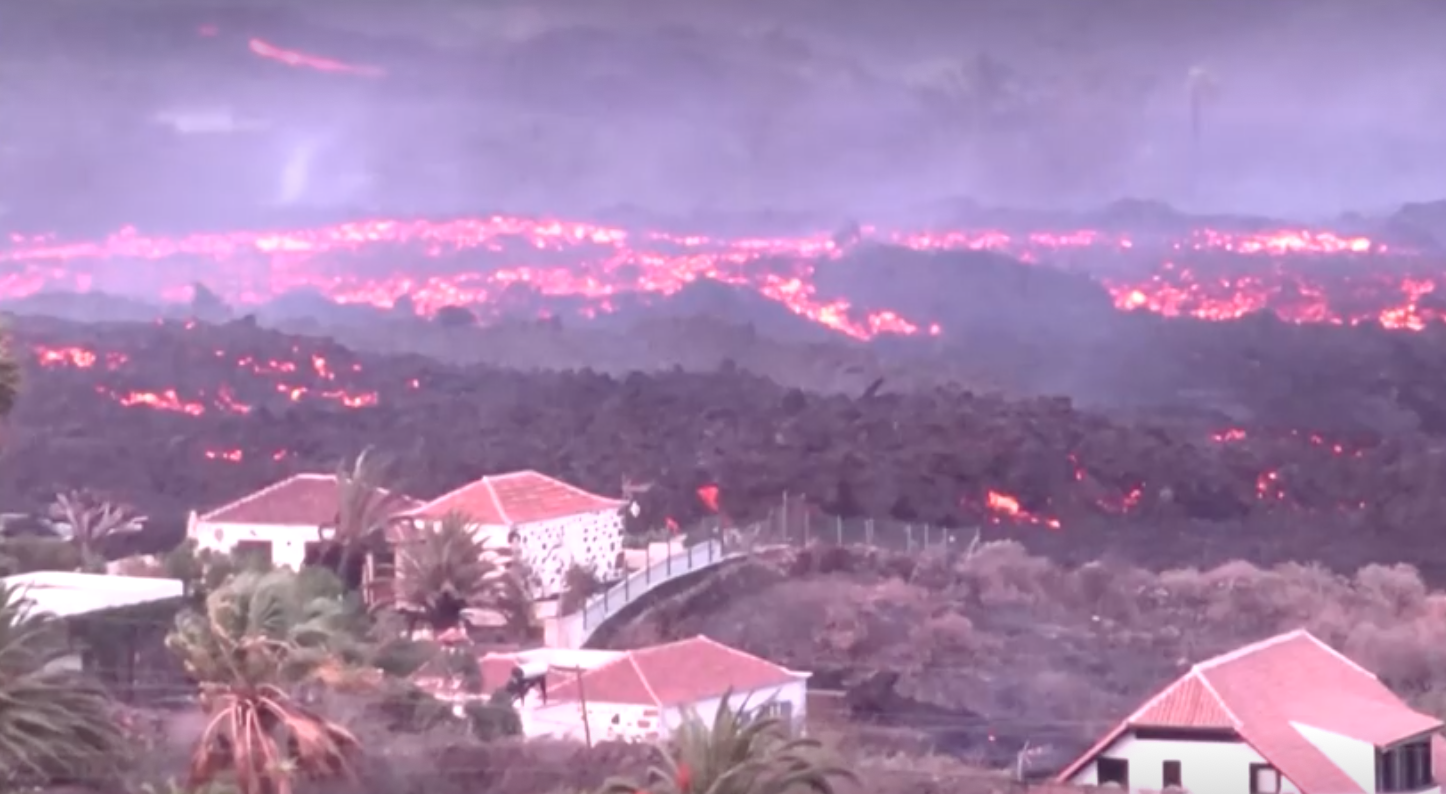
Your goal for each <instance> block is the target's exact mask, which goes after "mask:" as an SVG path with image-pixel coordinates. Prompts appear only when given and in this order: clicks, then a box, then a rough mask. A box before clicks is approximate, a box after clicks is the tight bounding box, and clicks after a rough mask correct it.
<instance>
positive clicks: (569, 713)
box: [519, 679, 808, 742]
mask: <svg viewBox="0 0 1446 794" xmlns="http://www.w3.org/2000/svg"><path fill="white" fill-rule="evenodd" d="M807 690H808V685H807V682H806V681H805V680H803V679H800V680H799V681H797V682H793V683H789V684H785V685H783V686H781V687H769V688H766V689H760V690H756V691H754V692H751V693H738V694H737V695H735V696H734V697H733V698H732V700H731V701H730V702H731V705H732V706H733V707H734V708H737V707H739V706H741V705H743V704H744V700H745V695H746V696H747V704H748V706H749V707H750V708H758V707H761V706H763V705H764V704H765V703H768V702H770V700H773V701H777V702H785V703H791V704H792V705H793V720H794V722H795V724H797V725H799V726H802V724H803V720H804V719H805V718H806V716H807V712H806V710H807V708H808V691H807ZM719 700H720V699H719V698H709V699H707V700H702V701H699V702H697V703H695V704H693V708H694V709H695V710H696V712H697V714H698V716H700V717H702V718H703V719H704V720H708V721H711V720H712V719H713V715H714V714H716V713H717V710H718V703H719ZM519 713H520V714H521V715H522V730H523V734H524V735H525V736H528V737H533V738H536V737H543V736H547V737H554V738H569V739H576V740H579V741H580V740H582V739H583V738H584V733H585V731H584V728H583V712H582V706H581V704H579V703H578V702H576V701H569V702H564V703H551V704H548V705H534V706H530V707H526V708H523V709H520V710H519ZM684 713H685V710H684V709H682V708H677V707H672V708H665V709H661V710H660V709H657V708H654V707H651V706H639V705H634V704H625V703H607V702H594V701H592V700H589V701H588V703H587V719H588V727H589V728H590V729H591V731H592V740H593V741H595V742H598V741H627V742H656V741H663V740H666V739H667V738H668V735H669V732H670V730H671V729H672V728H674V727H677V726H678V725H679V724H681V723H682V721H683V718H684Z"/></svg>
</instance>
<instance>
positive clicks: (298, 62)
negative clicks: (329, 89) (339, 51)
mask: <svg viewBox="0 0 1446 794" xmlns="http://www.w3.org/2000/svg"><path fill="white" fill-rule="evenodd" d="M202 35H205V34H204V33H202ZM213 35H214V34H213ZM246 46H247V47H249V48H250V49H251V52H253V53H255V54H256V55H258V56H260V57H262V58H267V59H269V60H273V61H276V62H278V63H283V64H286V65H287V66H293V67H298V68H303V69H315V70H316V71H318V72H332V73H334V74H354V75H358V76H361V77H381V76H383V75H385V74H386V72H385V71H383V70H382V69H380V68H378V67H375V66H359V65H357V64H351V63H343V62H342V61H334V60H332V59H330V58H322V57H320V56H317V55H308V54H307V53H304V52H300V51H297V50H286V49H282V48H280V47H277V46H276V45H274V44H269V43H267V42H265V41H262V40H261V39H251V40H250V41H248V42H247V43H246Z"/></svg>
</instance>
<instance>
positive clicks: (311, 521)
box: [197, 474, 421, 527]
mask: <svg viewBox="0 0 1446 794" xmlns="http://www.w3.org/2000/svg"><path fill="white" fill-rule="evenodd" d="M336 487H337V486H336V475H334V474H294V475H292V476H290V477H287V478H286V479H284V480H282V481H281V482H277V483H272V484H271V485H268V486H266V487H265V488H262V489H261V490H259V491H256V492H255V493H251V494H248V495H246V496H243V497H241V498H240V499H237V500H236V501H234V502H231V503H229V504H225V505H222V506H221V507H218V508H216V509H214V510H212V511H210V512H209V513H206V514H205V515H203V516H200V517H199V518H198V519H197V520H198V521H203V522H206V523H214V524H273V525H294V526H316V527H319V526H321V525H323V524H327V523H330V522H332V521H334V520H336V510H337V501H336ZM420 504H421V502H419V501H418V500H416V499H413V498H412V497H410V496H405V495H403V494H395V495H393V496H392V500H391V504H390V505H389V506H394V507H395V509H397V510H409V509H411V508H414V507H416V506H417V505H420Z"/></svg>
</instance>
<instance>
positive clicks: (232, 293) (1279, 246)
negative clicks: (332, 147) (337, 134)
mask: <svg viewBox="0 0 1446 794" xmlns="http://www.w3.org/2000/svg"><path fill="white" fill-rule="evenodd" d="M863 234H866V235H868V239H870V240H875V241H879V242H885V243H891V244H895V245H901V246H906V247H909V248H913V249H917V250H990V251H999V252H1002V253H1006V254H1009V255H1012V256H1016V257H1019V258H1020V259H1022V260H1025V261H1039V259H1040V258H1041V257H1042V256H1048V255H1050V254H1051V253H1058V252H1064V251H1068V250H1076V251H1088V250H1101V251H1111V250H1113V251H1121V252H1133V255H1135V256H1139V255H1141V252H1143V251H1144V249H1146V248H1148V249H1149V250H1151V251H1153V250H1155V249H1157V248H1158V249H1160V250H1162V251H1164V252H1173V253H1174V255H1175V257H1176V259H1178V258H1179V257H1182V256H1190V255H1192V252H1193V253H1194V254H1195V255H1200V254H1199V252H1230V253H1235V254H1243V255H1251V256H1254V257H1258V258H1260V259H1262V260H1264V264H1263V265H1262V263H1261V262H1258V261H1255V260H1252V261H1253V262H1254V264H1253V265H1252V267H1253V268H1254V270H1253V271H1252V272H1251V273H1250V274H1247V275H1241V276H1239V277H1233V278H1227V277H1219V276H1216V277H1209V278H1207V277H1205V276H1202V275H1200V274H1199V273H1198V269H1196V268H1192V267H1190V266H1186V265H1180V264H1178V263H1177V261H1176V259H1171V260H1170V261H1166V262H1164V263H1163V264H1160V265H1159V266H1158V267H1155V268H1154V270H1153V272H1150V273H1148V274H1145V275H1142V276H1139V277H1130V278H1120V277H1111V278H1107V279H1104V283H1105V285H1106V287H1107V288H1108V289H1109V290H1110V292H1111V294H1112V295H1113V299H1114V302H1115V305H1116V306H1117V307H1118V308H1120V309H1123V310H1147V311H1151V312H1156V313H1159V314H1164V315H1171V316H1191V317H1197V318H1202V319H1213V320H1221V319H1229V318H1234V317H1240V316H1242V315H1244V314H1247V313H1250V312H1253V311H1259V310H1265V309H1269V310H1271V311H1274V312H1276V313H1277V314H1278V315H1280V316H1281V317H1282V318H1283V319H1286V320H1289V321H1293V322H1326V323H1358V322H1372V321H1374V322H1380V323H1382V324H1383V325H1386V326H1388V327H1392V328H1408V329H1418V328H1421V327H1424V326H1425V325H1426V324H1427V323H1428V322H1431V321H1434V320H1436V319H1438V318H1440V317H1441V316H1442V315H1441V314H1440V313H1438V312H1437V311H1436V310H1434V309H1431V308H1429V307H1426V306H1423V305H1421V300H1422V298H1423V297H1425V296H1427V295H1429V294H1430V293H1432V292H1433V291H1434V290H1435V287H1436V281H1435V280H1434V278H1432V277H1429V276H1421V277H1415V276H1412V277H1407V278H1397V279H1390V278H1388V277H1386V276H1384V275H1380V274H1375V275H1373V274H1372V271H1370V270H1368V269H1367V268H1366V267H1365V266H1364V265H1363V266H1362V268H1361V270H1360V276H1359V278H1356V277H1354V276H1353V277H1352V278H1355V281H1351V282H1350V283H1349V284H1348V286H1350V287H1352V288H1359V289H1360V290H1364V291H1365V292H1366V293H1369V295H1368V297H1369V300H1365V301H1363V306H1362V307H1360V308H1354V309H1351V310H1350V311H1344V310H1338V309H1335V308H1333V307H1332V306H1331V304H1330V301H1329V300H1328V299H1327V295H1326V289H1325V286H1324V285H1323V283H1321V282H1319V279H1318V278H1316V277H1315V276H1313V275H1311V274H1309V273H1307V272H1305V271H1303V270H1301V269H1300V268H1299V267H1297V266H1296V265H1297V260H1299V261H1307V260H1310V259H1311V257H1318V256H1321V255H1346V256H1350V255H1357V256H1366V255H1370V256H1376V255H1381V254H1384V253H1388V250H1387V248H1386V246H1384V245H1382V244H1380V243H1377V242H1373V241H1372V240H1370V239H1367V238H1364V237H1343V236H1338V235H1335V234H1332V233H1328V232H1310V231H1305V230H1298V229H1284V230H1278V231H1271V232H1256V233H1226V232H1221V231H1215V230H1209V229H1205V230H1197V231H1196V232H1194V233H1192V234H1190V235H1188V236H1186V237H1185V238H1184V239H1179V240H1174V241H1140V240H1135V239H1131V238H1129V237H1127V236H1124V235H1119V234H1110V233H1105V232H1100V231H1092V230H1076V231H1069V232H1061V233H1046V232H1037V233H1032V234H1025V235H1010V234H1007V233H1005V232H1001V231H992V230H975V231H944V232H921V233H878V232H877V231H876V230H874V229H871V228H870V229H865V230H863ZM359 253H365V257H364V258H363V260H362V261H359V260H358V259H357V258H353V257H352V256H349V255H355V254H359ZM842 253H843V248H842V247H841V245H840V244H839V243H838V242H836V241H835V240H834V238H833V236H831V235H826V234H817V235H810V236H800V237H760V238H736V239H720V238H712V237H708V236H704V235H685V234H670V233H664V232H633V231H627V230H624V229H621V228H616V227H610V226H604V225H599V224H592V223H581V222H568V221H561V220H551V219H532V218H522V217H511V216H491V217H486V218H466V219H455V220H448V221H437V222H432V221H423V220H372V221H357V222H352V223H342V224H336V225H332V226H324V227H318V228H311V229H296V230H289V231H262V232H253V231H234V232H224V233H215V234H192V235H185V236H180V237H159V236H151V235H145V234H142V233H140V232H138V231H136V230H135V229H131V228H127V229H123V230H121V231H120V232H118V233H116V234H114V235H111V236H110V237H108V238H106V239H104V240H100V241H90V242H66V241H60V240H57V239H55V238H53V237H47V236H33V237H25V236H13V237H12V238H11V240H10V246H9V247H8V248H4V249H0V267H3V269H4V271H5V272H4V274H3V275H0V297H17V296H23V295H27V294H31V293H34V292H36V291H39V290H42V289H45V288H71V289H77V288H78V289H82V290H88V289H107V288H109V289H114V290H124V289H125V287H124V285H125V284H127V283H135V282H137V281H138V279H136V278H135V277H134V274H135V273H136V272H137V271H141V279H140V280H143V283H146V284H148V285H151V284H158V285H159V288H160V291H161V294H162V295H164V296H166V297H170V298H182V297H185V295H186V294H187V288H188V286H189V284H190V283H191V282H192V281H195V280H203V281H204V282H205V283H206V284H207V286H209V287H211V288H212V289H213V290H215V291H217V292H218V293H219V294H221V295H223V296H225V297H226V298H227V299H228V300H231V301H233V302H235V303H238V304H241V305H252V304H257V303H261V302H265V301H267V300H270V299H272V298H275V297H277V296H279V295H281V294H284V293H286V292H288V291H292V290H298V289H309V290H315V291H317V292H320V293H321V294H323V295H326V296H328V297H330V298H331V299H333V300H336V301H338V302H340V303H358V304H371V305H375V306H379V307H389V306H391V305H392V304H393V303H394V302H395V301H397V300H398V299H399V298H401V297H402V296H410V298H411V299H412V301H413V302H414V304H415V305H416V307H417V308H418V309H419V310H421V311H423V312H425V313H430V312H433V311H435V310H436V309H439V308H441V307H443V306H448V305H469V306H481V307H487V306H489V305H490V306H492V307H494V308H495V307H497V306H498V304H499V303H500V302H502V301H503V300H504V299H507V298H508V297H509V296H510V295H514V294H515V293H514V291H515V290H522V291H523V293H524V294H534V295H541V296H548V297H560V298H573V299H577V300H579V301H580V302H581V304H582V308H581V309H580V311H581V312H582V313H583V314H584V315H588V316H592V315H594V314H596V313H597V312H608V311H613V310H615V309H616V308H617V305H616V301H617V299H619V298H621V297H623V296H627V295H641V296H667V295H672V294H674V293H677V292H678V291H680V290H682V289H683V288H684V287H686V286H688V285H689V284H692V283H694V282H697V281H699V280H704V279H711V280H715V281H718V282H722V283H725V284H729V285H734V286H738V287H743V288H749V289H752V290H755V291H756V292H758V293H759V294H760V295H762V296H764V297H766V298H768V299H770V300H773V301H776V302H778V303H779V304H781V305H783V306H785V307H786V308H788V309H789V310H790V311H792V312H793V313H795V314H797V315H799V316H800V317H805V318H807V319H809V320H812V321H813V322H816V323H818V324H820V325H823V326H825V327H828V328H831V329H833V330H835V331H838V332H840V333H844V334H847V335H849V336H852V337H854V338H858V339H868V338H872V337H874V336H877V335H880V334H906V335H907V334H938V333H940V332H941V330H942V329H941V328H940V327H939V325H938V324H937V322H933V321H928V320H922V319H916V318H910V317H905V316H903V315H901V314H900V313H899V312H898V311H896V310H891V309H886V308H867V309H866V308H863V307H859V306H855V305H854V304H853V303H851V302H850V301H848V300H845V299H842V298H826V297H824V296H821V295H819V294H818V290H817V288H816V286H815V284H814V281H815V276H816V274H817V271H818V268H821V267H827V266H829V264H830V262H831V261H833V260H835V259H837V258H838V257H839V256H840V255H841V254H842ZM1389 253H1396V254H1397V255H1399V253H1398V252H1389ZM479 256H484V257H486V261H487V262H488V263H489V264H487V265H486V266H485V267H478V266H477V264H476V261H477V260H476V257H479ZM462 257H470V258H468V260H467V261H468V264H467V265H462V264H460V263H459V259H460V258H462ZM760 260H766V261H760ZM217 263H220V264H228V265H230V266H229V267H221V268H218V267H216V266H215V264H217ZM1287 265H1289V266H1288V267H1287ZM464 267H465V268H475V269H466V270H463V272H457V271H458V270H461V269H463V268H464ZM1365 304H1369V305H1365Z"/></svg>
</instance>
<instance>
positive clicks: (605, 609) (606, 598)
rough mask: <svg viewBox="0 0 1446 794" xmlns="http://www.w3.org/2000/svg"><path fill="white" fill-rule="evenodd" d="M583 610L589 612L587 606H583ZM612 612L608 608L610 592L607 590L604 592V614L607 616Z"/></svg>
mask: <svg viewBox="0 0 1446 794" xmlns="http://www.w3.org/2000/svg"><path fill="white" fill-rule="evenodd" d="M582 608H583V610H584V611H586V610H587V604H583V607H582ZM611 611H612V609H611V608H610V607H609V606H608V591H607V590H604V591H603V614H604V615H606V614H607V613H609V612H611ZM583 620H587V618H586V617H584V618H583Z"/></svg>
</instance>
